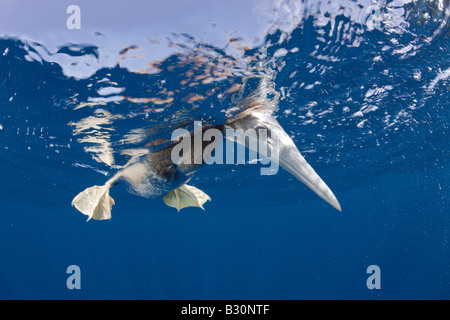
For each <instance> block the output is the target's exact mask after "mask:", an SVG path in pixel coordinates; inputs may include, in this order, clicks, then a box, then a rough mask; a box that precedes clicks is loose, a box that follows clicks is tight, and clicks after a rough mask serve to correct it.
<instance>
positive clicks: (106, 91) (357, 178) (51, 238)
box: [0, 0, 450, 299]
mask: <svg viewBox="0 0 450 320" xmlns="http://www.w3.org/2000/svg"><path fill="white" fill-rule="evenodd" d="M70 5H78V7H79V9H80V16H81V25H80V29H76V28H70V26H73V25H71V20H70V19H71V18H70V17H71V14H72V13H71V12H68V10H67V8H68V7H69V6H70ZM449 17H450V4H449V1H448V0H436V1H426V0H421V1H412V0H394V1H369V0H368V1H364V0H358V1H351V0H339V1H331V0H329V1H313V0H311V1H285V0H270V1H269V0H267V1H254V0H249V1H214V2H208V1H203V0H198V1H175V0H171V1H169V0H168V1H164V3H162V2H159V1H149V2H146V4H144V3H141V2H139V1H134V0H133V1H127V2H125V3H122V2H119V1H114V2H111V1H104V0H99V1H91V2H88V1H41V2H39V3H37V2H33V1H25V0H24V1H20V0H0V163H1V169H0V182H1V183H0V298H1V299H448V298H450V255H449V244H448V236H449V228H450V201H449V191H448V188H449V183H450V163H449V160H450V143H449V142H450V141H449V123H450V111H449V105H450V86H449V85H450V59H449V57H450V56H449V54H450V42H449V40H450V23H449ZM72 22H73V21H72ZM245 99H252V100H255V101H267V100H270V101H272V102H274V103H276V104H278V110H277V112H276V113H275V116H276V117H277V120H278V121H279V123H280V124H281V125H282V126H283V128H284V129H285V130H286V132H287V133H288V134H289V135H290V136H291V137H292V139H293V140H294V142H295V144H296V145H297V147H298V148H299V150H300V152H301V153H302V154H303V156H304V157H305V159H306V160H307V161H308V163H310V164H311V166H312V167H313V168H314V169H315V170H316V172H317V173H318V174H319V175H320V176H321V177H322V178H323V180H324V181H325V182H326V183H327V185H328V186H329V187H330V188H331V189H332V190H333V192H334V194H335V195H336V197H337V198H338V200H339V202H340V204H341V206H342V212H338V211H337V210H335V209H334V208H332V207H331V206H330V205H328V204H327V203H326V202H324V201H323V200H322V199H320V198H319V197H318V196H316V195H315V194H314V193H313V192H312V191H310V190H309V189H308V188H307V187H306V186H304V185H303V184H302V183H301V182H300V181H297V180H296V179H295V178H294V177H293V176H291V175H290V174H289V173H287V172H286V171H284V170H283V169H280V170H279V172H278V173H277V174H276V175H271V176H262V175H260V168H261V165H258V164H255V163H254V162H255V161H253V160H249V161H248V162H247V164H233V165H225V164H223V165H219V164H217V165H211V166H208V165H207V166H204V167H203V168H202V169H200V170H199V171H198V172H197V174H196V175H195V177H194V179H193V180H192V181H191V183H190V184H192V185H194V186H196V187H198V188H199V189H201V190H203V191H204V192H206V193H207V194H208V195H209V196H210V197H211V199H212V201H211V202H208V203H206V204H205V206H204V207H205V211H203V210H201V209H199V208H187V209H183V210H182V211H180V212H177V211H176V210H175V209H173V208H169V207H168V206H166V205H165V204H164V203H163V202H162V201H161V198H150V199H148V198H144V197H140V196H137V195H134V194H132V193H130V192H129V191H130V190H128V189H129V188H128V187H127V185H126V184H124V183H121V184H119V185H118V186H116V187H114V188H113V189H112V190H111V196H112V197H113V198H114V200H115V203H116V205H115V206H114V208H113V211H112V219H111V220H109V221H89V222H88V223H86V217H85V216H83V215H82V214H81V213H79V212H78V211H77V210H76V209H75V208H73V207H71V201H72V199H73V197H74V196H75V195H77V194H78V193H79V192H81V191H82V190H84V189H85V188H87V187H90V186H93V185H102V184H104V183H105V182H106V180H108V179H109V178H111V177H112V176H113V175H114V174H115V173H116V172H117V170H119V169H120V168H121V167H122V166H123V165H124V164H125V163H126V162H127V161H128V160H129V159H130V158H131V157H132V156H135V155H139V154H140V153H142V152H143V150H150V151H151V152H153V151H156V150H159V149H160V148H162V147H164V146H167V143H168V141H170V138H171V133H172V132H173V130H175V129H176V128H188V129H190V128H191V125H192V122H193V121H194V120H201V121H203V123H205V124H212V125H217V124H222V123H224V122H225V121H226V119H227V118H228V117H229V116H230V113H232V112H233V108H234V107H235V106H236V105H240V103H242V101H247V100H245ZM70 265H76V266H79V268H80V270H81V289H80V290H69V289H68V287H67V285H66V281H67V278H68V277H69V276H70V274H68V273H66V270H67V267H68V266H70ZM371 265H377V266H379V268H380V270H381V289H368V287H367V285H366V281H367V279H368V277H369V276H370V274H368V273H367V272H366V271H367V268H368V267H369V266H371Z"/></svg>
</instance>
